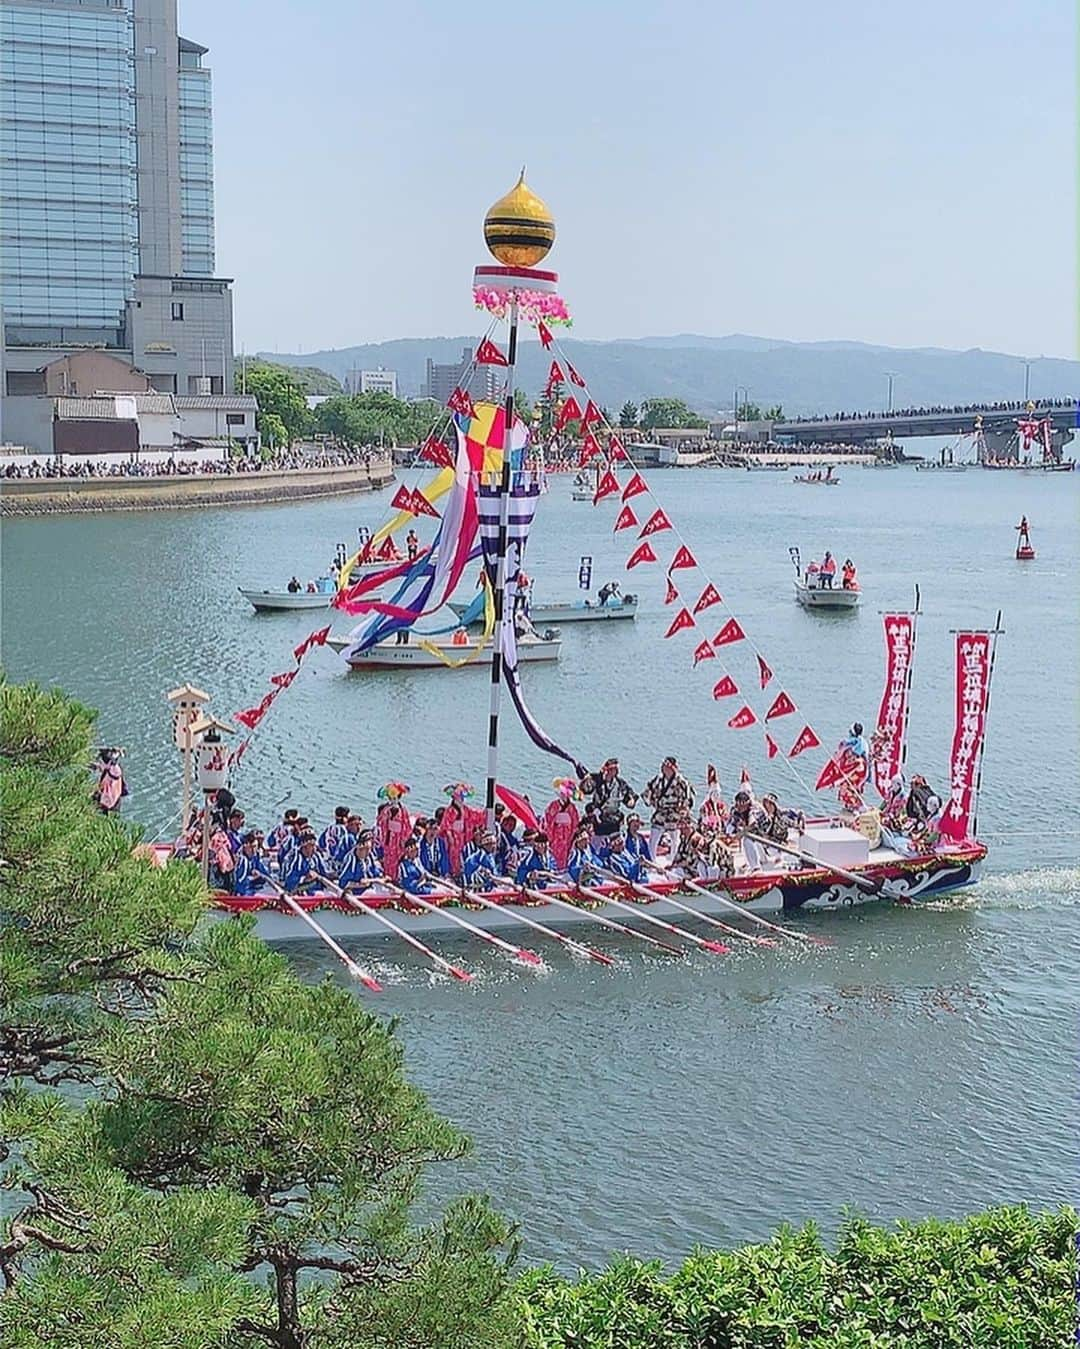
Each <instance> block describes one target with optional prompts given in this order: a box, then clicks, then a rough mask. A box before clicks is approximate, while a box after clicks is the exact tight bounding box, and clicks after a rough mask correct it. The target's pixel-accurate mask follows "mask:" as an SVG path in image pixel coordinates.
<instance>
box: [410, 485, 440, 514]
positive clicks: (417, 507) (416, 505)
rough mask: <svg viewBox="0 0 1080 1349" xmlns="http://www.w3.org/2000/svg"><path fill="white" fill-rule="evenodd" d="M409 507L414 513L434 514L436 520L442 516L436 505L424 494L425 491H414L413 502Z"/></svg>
mask: <svg viewBox="0 0 1080 1349" xmlns="http://www.w3.org/2000/svg"><path fill="white" fill-rule="evenodd" d="M409 509H410V510H411V511H412V513H413V515H432V516H434V517H435V519H436V520H438V519H439V518H440V516H439V512H438V511H437V510H436V509H435V507H434V506H433V505H432V504H431V502H430V501H429V500H428V499H427V497H426V496H424V494H423V492H419V491H417V492H413V494H412V504H411V505H410V507H409Z"/></svg>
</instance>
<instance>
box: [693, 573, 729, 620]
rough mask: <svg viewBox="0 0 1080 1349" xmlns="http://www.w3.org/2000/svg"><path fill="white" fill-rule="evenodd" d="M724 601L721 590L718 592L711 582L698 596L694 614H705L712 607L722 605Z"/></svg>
mask: <svg viewBox="0 0 1080 1349" xmlns="http://www.w3.org/2000/svg"><path fill="white" fill-rule="evenodd" d="M723 600H724V597H723V595H721V594H720V592H719V590H717V588H716V587H715V586H714V585H713V583H712V582H711V581H710V582H709V584H708V585H707V586H706V587H705V589H704V590H703V591H702V592H701V594H700V595H699V596H698V602H697V604H695V605H694V613H695V614H700V613H702V612H704V610H706V609H708V608H709V607H710V606H711V605H714V604H722V603H723Z"/></svg>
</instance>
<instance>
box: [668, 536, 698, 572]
mask: <svg viewBox="0 0 1080 1349" xmlns="http://www.w3.org/2000/svg"><path fill="white" fill-rule="evenodd" d="M696 566H697V558H696V557H695V556H694V555H693V553H692V552H691V551H690V549H689V548H687V546H686V545H685V544H682V545H681V547H680V548H679V551H678V552H677V553H676V554H675V556H674V557H673V558H672V559H671V566H670V567H668V575H669V576H670V575H671V573H672V572H673V571H678V570H679V568H680V567H696Z"/></svg>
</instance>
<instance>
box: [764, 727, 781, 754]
mask: <svg viewBox="0 0 1080 1349" xmlns="http://www.w3.org/2000/svg"><path fill="white" fill-rule="evenodd" d="M765 753H766V754H767V755H768V756H769V758H770V759H775V758H776V756H777V755H778V754H779V753H780V746H779V745H778V744H777V743H776V741H775V740H774V739H773V738H772V736H771V735H770V734H769V732H768V731H766V732H765Z"/></svg>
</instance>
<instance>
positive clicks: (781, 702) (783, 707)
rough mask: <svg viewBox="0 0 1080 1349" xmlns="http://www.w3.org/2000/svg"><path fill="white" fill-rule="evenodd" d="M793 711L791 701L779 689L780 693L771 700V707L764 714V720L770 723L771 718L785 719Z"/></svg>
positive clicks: (793, 706) (793, 705)
mask: <svg viewBox="0 0 1080 1349" xmlns="http://www.w3.org/2000/svg"><path fill="white" fill-rule="evenodd" d="M794 711H795V704H794V703H793V702H792V701H791V699H790V698H789V697H788V696H787V694H786V693H785V692H784V691H783V689H781V690H780V692H779V693H778V694H777V695H776V697H775V698H774V699H773V701H772V706H771V707H770V708H769V710H768V712H766V713H765V720H766V721H772V719H773V717H786V716H787V715H788V713H789V712H794Z"/></svg>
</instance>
